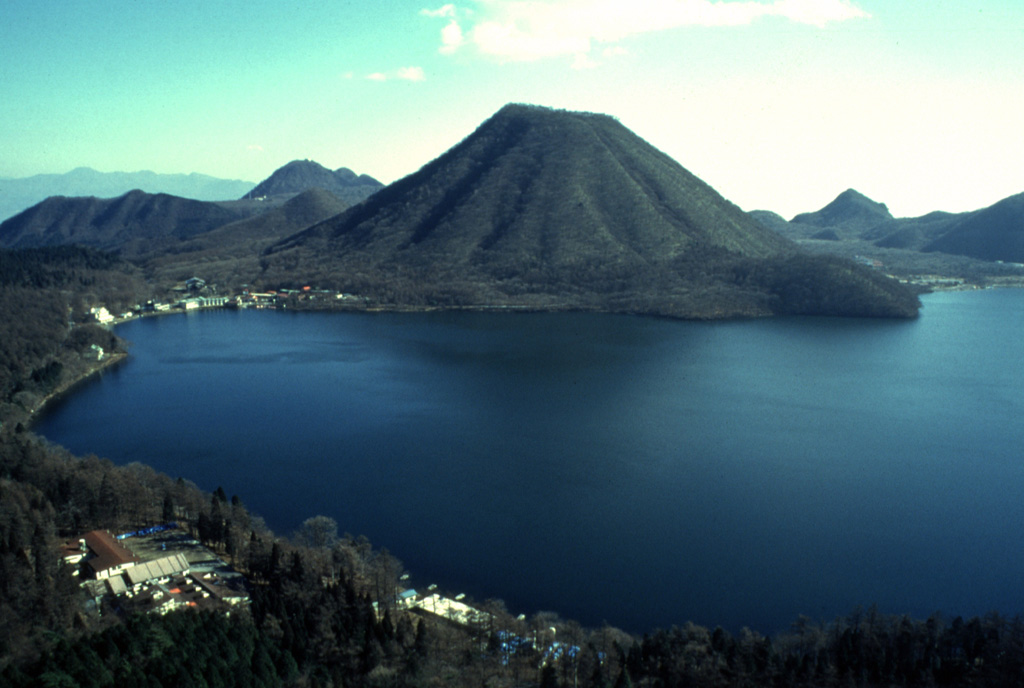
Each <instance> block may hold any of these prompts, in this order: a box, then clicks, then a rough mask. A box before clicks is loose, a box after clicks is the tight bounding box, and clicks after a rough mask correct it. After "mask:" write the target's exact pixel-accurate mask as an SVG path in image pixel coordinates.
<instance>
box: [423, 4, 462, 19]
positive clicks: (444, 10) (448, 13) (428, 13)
mask: <svg viewBox="0 0 1024 688" xmlns="http://www.w3.org/2000/svg"><path fill="white" fill-rule="evenodd" d="M420 14H421V15H422V16H424V17H454V16H455V5H452V4H451V3H449V4H447V5H442V6H441V7H438V8H437V9H436V10H428V9H422V10H420Z"/></svg>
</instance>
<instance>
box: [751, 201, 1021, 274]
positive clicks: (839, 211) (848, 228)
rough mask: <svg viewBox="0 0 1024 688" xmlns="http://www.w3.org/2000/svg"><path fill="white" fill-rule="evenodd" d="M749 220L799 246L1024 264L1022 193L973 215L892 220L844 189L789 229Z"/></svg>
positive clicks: (771, 217)
mask: <svg viewBox="0 0 1024 688" xmlns="http://www.w3.org/2000/svg"><path fill="white" fill-rule="evenodd" d="M750 216H751V217H753V218H754V219H756V220H758V221H759V222H761V223H762V224H763V225H764V226H766V227H769V228H771V229H773V230H775V231H777V232H779V233H780V234H782V235H783V236H786V237H789V238H792V239H797V240H800V239H829V240H833V241H843V240H857V241H865V242H869V243H871V244H873V245H875V246H878V247H880V248H895V249H906V250H911V251H918V252H924V253H932V252H939V253H945V254H949V255H959V256H966V257H970V258H975V259H978V260H984V261H1005V262H1013V263H1024V193H1021V194H1016V195H1014V196H1010V197H1008V198H1004V199H1002V200H1001V201H998V202H996V203H994V204H992V205H991V206H988V207H987V208H982V209H980V210H975V211H972V212H966V213H946V212H940V211H935V212H931V213H928V214H926V215H922V216H921V217H910V218H894V217H893V216H892V215H891V214H890V213H889V210H888V208H886V206H885V204H883V203H878V202H876V201H873V200H871V199H870V198H868V197H866V196H864V195H863V194H860V193H859V192H857V191H854V190H853V189H847V190H846V191H844V192H843V193H841V194H840V195H839V196H837V197H836V199H835V200H833V201H832V202H831V203H829V204H828V205H826V206H825V207H824V208H822V209H821V210H817V211H814V212H810V213H801V214H799V215H796V216H795V217H794V218H793V219H792V220H791V221H790V222H788V223H787V222H786V221H785V220H783V219H782V218H781V217H779V216H778V215H775V214H774V213H771V212H769V211H764V210H755V211H751V213H750Z"/></svg>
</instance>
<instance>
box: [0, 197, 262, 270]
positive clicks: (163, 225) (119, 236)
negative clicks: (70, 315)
mask: <svg viewBox="0 0 1024 688" xmlns="http://www.w3.org/2000/svg"><path fill="white" fill-rule="evenodd" d="M240 217H242V213H241V211H240V210H237V209H229V208H228V207H227V206H225V205H223V204H218V203H212V202H208V201H194V200H191V199H188V198H180V197H178V196H170V195H167V194H148V193H145V192H143V191H138V190H135V191H130V192H128V193H126V194H125V195H123V196H120V197H118V198H108V199H100V198H93V197H88V198H65V197H63V196H55V197H51V198H48V199H46V200H45V201H43V202H42V203H39V204H37V205H35V206H33V207H32V208H29V209H28V210H26V211H24V212H22V213H19V214H18V215H15V216H14V217H12V218H10V219H8V220H6V221H5V222H3V223H2V224H0V246H2V247H3V248H38V247H43V246H62V245H68V244H75V245H79V246H88V247H90V248H97V249H101V250H106V251H117V252H119V253H120V254H121V255H122V256H124V257H126V258H132V257H136V256H140V255H143V254H146V253H151V252H153V251H157V250H160V249H161V248H164V247H166V246H169V245H172V244H174V243H176V242H178V241H181V240H183V239H187V238H189V237H193V236H195V235H197V234H202V233H203V232H208V231H210V230H211V229H215V228H216V227H220V226H221V225H224V224H227V223H228V222H232V221H234V220H237V219H239V218H240Z"/></svg>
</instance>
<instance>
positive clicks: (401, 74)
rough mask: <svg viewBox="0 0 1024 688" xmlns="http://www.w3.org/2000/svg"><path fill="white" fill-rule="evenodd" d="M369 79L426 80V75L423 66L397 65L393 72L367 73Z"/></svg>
mask: <svg viewBox="0 0 1024 688" xmlns="http://www.w3.org/2000/svg"><path fill="white" fill-rule="evenodd" d="M366 78H367V79H369V80H370V81H390V80H392V79H400V80H402V81H426V79H427V75H426V73H425V72H424V71H423V67H399V68H398V69H396V70H395V71H394V72H373V73H372V74H367V75H366Z"/></svg>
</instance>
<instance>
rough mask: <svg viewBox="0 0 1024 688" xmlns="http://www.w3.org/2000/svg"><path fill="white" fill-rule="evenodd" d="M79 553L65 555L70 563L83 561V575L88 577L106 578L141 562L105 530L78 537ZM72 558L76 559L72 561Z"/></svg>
mask: <svg viewBox="0 0 1024 688" xmlns="http://www.w3.org/2000/svg"><path fill="white" fill-rule="evenodd" d="M77 550H78V552H81V553H82V555H81V556H78V553H77V552H75V553H72V555H71V557H70V558H69V557H68V556H65V559H64V560H65V561H68V562H69V563H79V562H80V563H81V564H82V570H83V575H85V577H87V578H96V579H101V580H102V579H106V578H110V577H111V576H116V575H118V574H120V573H121V572H122V571H124V570H125V569H128V568H131V567H132V566H135V565H136V564H138V563H139V558H138V557H137V556H135V554H133V553H132V552H131V550H129V549H128V548H126V547H125V546H124V545H122V544H121V543H119V542H118V541H117V540H116V539H115V538H114V536H113V535H111V534H110V533H108V532H107V531H105V530H93V531H91V532H88V533H86V534H85V535H83V536H82V537H80V538H79V539H78V547H77ZM71 560H75V561H74V562H72V561H71Z"/></svg>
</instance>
